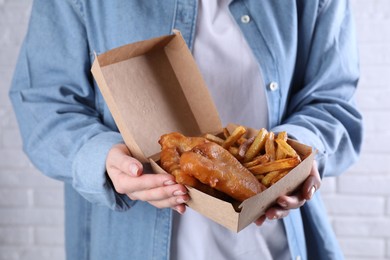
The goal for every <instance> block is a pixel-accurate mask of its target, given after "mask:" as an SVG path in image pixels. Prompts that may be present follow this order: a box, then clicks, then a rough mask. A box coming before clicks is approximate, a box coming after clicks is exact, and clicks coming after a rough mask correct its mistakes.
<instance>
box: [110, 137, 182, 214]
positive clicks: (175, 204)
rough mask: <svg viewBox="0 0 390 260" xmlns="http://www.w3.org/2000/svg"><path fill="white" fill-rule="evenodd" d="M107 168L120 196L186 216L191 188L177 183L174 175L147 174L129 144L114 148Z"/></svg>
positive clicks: (118, 145)
mask: <svg viewBox="0 0 390 260" xmlns="http://www.w3.org/2000/svg"><path fill="white" fill-rule="evenodd" d="M106 169H107V173H108V176H109V177H110V179H111V181H112V183H113V185H114V188H115V190H116V191H117V192H118V193H120V194H126V195H127V196H128V197H129V198H130V199H132V200H142V201H146V202H148V203H150V204H151V205H153V206H155V207H157V208H173V209H175V210H176V211H178V212H179V213H181V214H182V213H184V211H185V205H184V203H186V202H187V201H188V200H189V196H188V194H187V189H186V188H185V187H184V186H183V185H181V184H177V183H176V182H175V180H174V177H173V176H172V175H170V174H145V173H144V172H143V167H142V164H141V163H140V162H139V161H138V160H136V159H134V158H133V157H131V156H130V152H129V150H128V149H127V147H126V145H124V144H117V145H114V146H113V147H112V148H111V150H110V151H109V153H108V155H107V159H106Z"/></svg>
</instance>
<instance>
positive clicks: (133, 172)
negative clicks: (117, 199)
mask: <svg viewBox="0 0 390 260" xmlns="http://www.w3.org/2000/svg"><path fill="white" fill-rule="evenodd" d="M130 174H131V175H132V176H137V175H138V166H137V165H135V164H130Z"/></svg>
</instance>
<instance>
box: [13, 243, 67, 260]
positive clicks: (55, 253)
mask: <svg viewBox="0 0 390 260" xmlns="http://www.w3.org/2000/svg"><path fill="white" fill-rule="evenodd" d="M53 259H56V260H65V253H64V249H63V247H60V246H56V247H54V246H48V247H34V248H25V249H23V250H22V252H21V256H20V260H53Z"/></svg>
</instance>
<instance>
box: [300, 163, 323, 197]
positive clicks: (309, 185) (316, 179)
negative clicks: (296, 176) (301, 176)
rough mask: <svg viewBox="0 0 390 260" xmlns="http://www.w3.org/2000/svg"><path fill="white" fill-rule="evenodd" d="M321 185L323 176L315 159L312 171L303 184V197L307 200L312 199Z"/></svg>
mask: <svg viewBox="0 0 390 260" xmlns="http://www.w3.org/2000/svg"><path fill="white" fill-rule="evenodd" d="M320 186H321V177H320V174H319V172H318V166H317V162H316V161H314V162H313V166H312V168H311V171H310V175H309V177H308V178H307V179H306V181H305V182H304V184H303V188H302V192H303V198H305V199H306V200H310V199H311V198H312V197H313V195H314V193H315V192H316V191H317V190H318V189H319V188H320Z"/></svg>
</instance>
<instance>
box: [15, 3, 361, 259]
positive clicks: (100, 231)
mask: <svg viewBox="0 0 390 260" xmlns="http://www.w3.org/2000/svg"><path fill="white" fill-rule="evenodd" d="M230 11H231V14H232V16H233V17H234V19H235V20H236V21H237V24H238V25H239V27H240V29H241V30H242V32H243V34H244V37H245V38H246V39H247V41H248V44H249V46H250V47H251V49H252V50H253V53H254V55H255V57H256V59H257V60H258V63H259V69H260V71H261V73H262V77H263V80H264V86H266V88H267V89H266V96H267V101H268V104H269V115H268V117H269V129H271V130H273V131H275V132H278V131H280V130H284V131H287V132H288V133H289V134H290V135H291V136H293V137H294V138H296V139H298V140H299V141H301V142H303V143H305V144H308V145H310V146H313V147H314V148H316V149H317V150H318V157H317V160H318V163H319V169H320V173H321V176H336V175H339V174H341V173H342V172H344V171H345V170H346V169H347V168H348V167H349V166H350V165H351V164H352V163H353V162H355V161H356V159H357V156H358V153H359V151H360V146H361V142H362V120H361V116H360V114H359V112H358V111H357V109H356V107H355V104H354V97H353V96H354V92H355V89H356V85H357V82H358V77H359V70H358V60H357V57H358V55H357V47H356V42H355V32H354V25H353V20H352V17H351V11H350V6H349V3H348V1H346V0H310V1H305V0H296V1H292V0H291V1H275V0H263V1H257V0H233V1H232V3H231V4H230ZM243 15H249V18H250V19H249V20H248V19H243V21H241V17H242V16H243ZM196 16H197V1H195V0H164V1H159V0H145V1H131V0H112V1H103V0H94V1H88V0H51V1H46V0H36V1H34V4H33V8H32V14H31V20H30V24H29V29H28V32H27V35H26V38H25V41H24V44H23V46H22V49H21V53H20V57H19V61H18V64H17V67H16V71H15V76H14V80H13V84H12V88H11V90H10V98H11V100H12V102H13V105H14V109H15V113H16V115H17V118H18V122H19V125H20V130H21V134H22V138H23V144H24V150H25V152H26V153H27V155H28V156H29V158H30V159H31V161H32V162H33V163H34V165H35V166H36V167H37V168H38V169H40V170H41V171H42V172H43V173H44V174H46V175H48V176H50V177H52V178H55V179H58V180H61V181H63V182H64V183H65V193H66V196H65V198H66V204H65V207H66V249H67V257H68V259H116V260H118V259H169V249H170V234H171V219H172V213H171V210H170V209H157V208H154V207H152V206H151V205H149V204H148V203H144V202H139V201H131V200H130V199H129V198H127V197H126V196H123V195H119V194H117V193H116V192H115V191H114V190H113V187H112V184H111V182H110V180H109V179H108V178H107V176H106V172H105V158H106V155H107V152H108V150H109V149H110V148H111V146H112V145H113V144H115V143H119V142H123V140H122V138H121V136H120V134H119V133H118V130H117V128H116V125H115V123H114V121H113V118H112V116H111V114H110V112H109V110H108V108H107V106H106V104H105V102H104V100H103V98H102V96H101V94H100V92H99V90H98V88H97V86H96V84H95V82H94V81H93V78H92V76H91V73H90V68H91V64H92V61H93V52H97V53H103V52H105V51H107V50H110V49H112V48H115V47H118V46H121V45H124V44H128V43H131V42H135V41H140V40H145V39H149V38H152V37H156V36H161V35H166V34H170V33H172V30H173V29H178V30H180V31H181V33H182V35H183V37H184V39H185V40H186V42H187V44H188V46H189V48H191V47H192V44H193V39H194V33H195V25H196V22H195V21H196ZM275 83H276V84H275ZM270 86H272V87H270ZM275 86H276V87H275ZM140 127H142V126H140ZM284 224H285V228H286V233H287V237H288V242H289V246H290V252H291V257H292V258H295V257H296V256H300V257H301V259H326V260H328V259H341V258H342V254H341V252H340V249H339V247H338V244H337V242H336V239H335V236H334V234H333V232H332V230H331V227H330V225H329V223H328V221H327V219H326V212H325V210H324V206H323V204H322V201H321V198H320V194H319V193H318V192H317V193H316V195H315V197H314V198H313V199H312V200H311V201H309V202H307V203H306V204H305V205H304V206H303V207H302V208H301V209H298V210H293V211H291V213H290V214H289V216H288V217H286V218H284ZM189 246H190V245H189Z"/></svg>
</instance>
